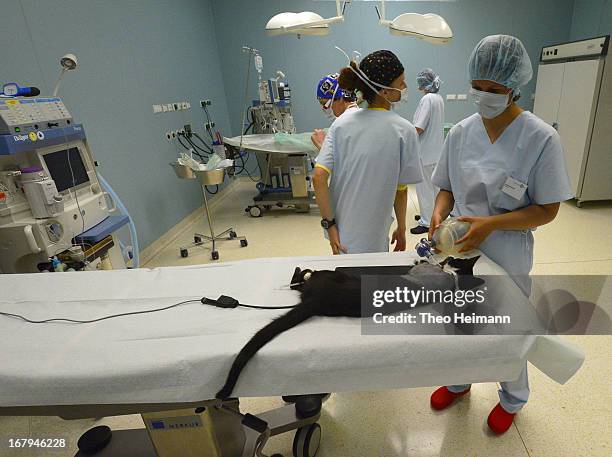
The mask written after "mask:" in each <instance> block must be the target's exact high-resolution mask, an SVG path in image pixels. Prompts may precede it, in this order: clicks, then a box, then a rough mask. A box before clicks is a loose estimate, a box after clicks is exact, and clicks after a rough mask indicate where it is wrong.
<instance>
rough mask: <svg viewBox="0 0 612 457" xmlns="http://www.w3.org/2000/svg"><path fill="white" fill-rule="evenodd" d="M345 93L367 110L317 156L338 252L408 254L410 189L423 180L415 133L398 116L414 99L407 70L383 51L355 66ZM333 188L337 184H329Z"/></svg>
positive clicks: (349, 119) (348, 118) (346, 119)
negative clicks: (398, 107)
mask: <svg viewBox="0 0 612 457" xmlns="http://www.w3.org/2000/svg"><path fill="white" fill-rule="evenodd" d="M338 82H339V84H340V88H341V89H343V90H346V91H348V92H355V91H359V92H361V93H362V94H363V98H364V99H365V100H366V101H367V102H368V108H367V109H355V110H352V111H350V112H345V113H344V114H343V115H342V116H341V117H339V118H338V119H336V120H335V121H334V123H333V124H332V125H331V127H330V129H329V131H328V133H327V135H326V137H325V141H324V143H323V147H322V148H321V152H320V153H319V155H318V157H317V163H316V165H315V172H314V176H313V184H314V188H315V193H316V198H317V204H318V206H319V209H320V210H321V216H322V218H323V219H322V221H321V226H322V227H323V228H324V229H325V234H326V237H327V238H328V239H329V242H330V245H331V248H332V252H333V253H334V254H340V253H348V254H354V253H363V252H387V251H389V230H390V227H391V223H392V221H393V215H392V213H393V210H394V209H395V215H396V218H397V228H396V230H395V231H394V233H393V237H392V240H391V242H392V243H394V244H395V250H396V251H404V250H405V249H406V209H407V202H408V196H407V185H408V184H415V183H417V182H420V181H421V179H422V174H421V165H420V161H419V141H418V136H417V132H416V130H415V128H414V126H413V125H412V124H411V123H410V122H409V121H407V120H406V119H404V118H403V117H401V116H400V115H398V114H397V113H395V112H393V111H391V107H392V105H393V104H394V103H397V102H399V101H400V100H401V99H402V98H403V97H402V96H403V94H405V93H406V92H405V91H406V82H405V80H404V67H403V65H402V64H401V62H400V61H399V59H398V58H397V56H395V54H393V53H392V52H391V51H384V50H381V51H376V52H373V53H371V54H369V55H367V56H366V57H365V58H364V59H363V60H362V61H361V62H360V63H359V64H358V63H357V62H355V61H352V62H350V66H349V67H346V68H343V69H342V72H341V73H340V77H339V81H338ZM328 181H329V184H328Z"/></svg>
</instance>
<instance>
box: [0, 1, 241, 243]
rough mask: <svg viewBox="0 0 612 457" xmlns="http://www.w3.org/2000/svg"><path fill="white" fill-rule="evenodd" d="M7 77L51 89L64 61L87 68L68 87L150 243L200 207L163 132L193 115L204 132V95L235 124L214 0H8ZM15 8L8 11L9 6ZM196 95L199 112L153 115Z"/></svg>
mask: <svg viewBox="0 0 612 457" xmlns="http://www.w3.org/2000/svg"><path fill="white" fill-rule="evenodd" d="M0 3H1V11H2V13H1V14H2V16H1V18H0V23H1V27H0V43H1V44H2V46H0V62H2V66H1V67H0V81H2V82H7V81H17V82H18V83H19V84H20V85H34V86H38V87H40V88H41V90H42V92H43V94H49V93H50V92H51V91H52V90H53V85H54V84H55V81H56V78H57V76H58V74H59V59H60V57H61V56H62V55H64V54H65V53H67V52H72V53H74V54H76V55H77V57H78V59H79V68H78V70H77V71H75V72H71V73H68V74H66V76H65V79H64V81H63V84H62V88H61V90H60V96H62V97H63V98H64V100H65V103H66V105H67V107H68V109H69V110H70V111H71V113H72V115H73V116H74V117H75V119H76V120H77V121H79V122H82V123H83V124H84V125H85V128H86V131H87V134H88V138H89V143H90V146H91V148H92V150H93V153H94V155H95V157H96V159H97V160H98V161H99V162H100V163H101V167H100V169H99V170H100V172H101V173H102V175H104V177H105V178H106V179H107V180H108V181H109V182H110V184H111V185H112V186H113V187H114V189H115V190H116V191H117V193H118V194H119V196H120V197H121V199H122V200H123V201H124V203H125V205H126V206H127V207H128V209H129V211H130V213H131V215H132V217H133V218H134V220H135V222H136V226H137V229H138V234H139V237H140V242H141V247H146V246H147V245H148V244H150V243H151V242H152V241H154V240H155V239H157V238H158V237H159V236H161V235H162V234H163V233H165V232H166V231H168V229H170V228H171V227H172V226H174V225H175V224H176V223H178V222H179V221H180V220H181V219H182V218H184V217H185V216H187V215H188V214H189V213H190V212H191V211H193V210H194V209H195V208H196V207H197V206H199V205H201V204H202V196H201V193H200V190H199V188H198V186H197V185H195V184H194V183H193V182H185V181H180V180H178V179H177V178H176V177H175V175H174V173H173V171H172V169H171V168H170V167H169V166H168V163H169V162H171V161H172V160H173V159H174V157H175V156H176V152H177V150H178V149H176V147H174V146H172V145H171V144H170V143H168V142H167V141H166V140H165V138H164V137H163V135H164V132H166V131H168V130H176V129H178V128H180V127H182V125H184V124H185V123H187V122H191V123H192V124H193V125H194V126H199V129H200V131H202V128H201V126H202V124H203V122H204V116H203V115H202V113H201V109H200V108H199V105H198V101H199V100H200V99H203V98H210V99H212V101H213V106H212V112H213V115H214V117H215V120H216V122H217V125H218V126H220V127H221V129H222V131H225V132H227V131H228V129H229V121H228V115H227V106H226V103H225V93H224V89H223V80H222V77H221V71H220V69H219V64H218V62H219V53H218V48H217V42H216V38H215V33H214V26H213V18H212V10H211V5H210V1H208V0H129V1H124V0H21V1H19V0H2V1H1V2H0ZM9 12H10V13H9ZM182 100H188V101H190V102H191V103H192V109H191V111H182V112H173V113H164V114H156V115H153V112H152V105H153V104H154V103H161V102H168V103H169V102H176V101H182Z"/></svg>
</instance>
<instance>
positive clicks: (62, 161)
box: [44, 148, 89, 192]
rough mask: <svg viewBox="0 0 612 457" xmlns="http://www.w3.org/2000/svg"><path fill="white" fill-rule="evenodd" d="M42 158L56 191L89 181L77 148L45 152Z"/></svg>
mask: <svg viewBox="0 0 612 457" xmlns="http://www.w3.org/2000/svg"><path fill="white" fill-rule="evenodd" d="M44 159H45V163H46V164H47V169H48V170H49V174H50V175H51V179H53V181H55V186H56V187H57V190H58V192H63V191H65V190H66V189H70V188H71V187H76V186H78V185H81V184H83V183H86V182H88V181H89V176H88V175H87V169H86V168H85V164H84V163H83V159H82V158H81V153H80V151H79V149H78V148H70V149H64V150H62V151H57V152H52V153H50V154H45V155H44ZM68 160H70V162H68ZM71 168H72V170H71Z"/></svg>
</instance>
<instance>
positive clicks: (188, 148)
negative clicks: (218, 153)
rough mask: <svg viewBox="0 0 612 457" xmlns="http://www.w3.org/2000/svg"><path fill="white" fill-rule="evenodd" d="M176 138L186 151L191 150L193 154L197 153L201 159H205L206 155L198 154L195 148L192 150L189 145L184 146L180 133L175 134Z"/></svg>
mask: <svg viewBox="0 0 612 457" xmlns="http://www.w3.org/2000/svg"><path fill="white" fill-rule="evenodd" d="M176 139H177V140H178V142H179V143H180V145H181V146H183V147H184V148H185V149H186V150H187V151H193V153H194V154H195V155H197V156H198V157H199V158H200V159H201V160H206V159H207V157H204V156H202V154H200V153H199V152H198V151H197V150H194V148H190V147H189V146H186V145H185V143H183V141H182V140H181V134H180V133H179V134H178V135H177V137H176Z"/></svg>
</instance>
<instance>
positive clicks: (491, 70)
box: [468, 35, 533, 92]
mask: <svg viewBox="0 0 612 457" xmlns="http://www.w3.org/2000/svg"><path fill="white" fill-rule="evenodd" d="M468 75H469V79H470V81H474V80H475V79H484V80H487V81H494V82H496V83H498V84H501V85H502V86H506V87H509V88H511V89H514V90H515V92H516V89H518V88H519V87H520V86H524V85H525V84H527V83H528V82H529V80H530V79H531V77H532V76H533V70H532V68H531V60H530V59H529V54H527V50H526V49H525V46H523V43H521V40H519V39H518V38H515V37H513V36H510V35H491V36H488V37H485V38H483V39H482V40H480V43H478V44H477V45H476V47H475V48H474V50H473V51H472V55H471V56H470V60H469V63H468Z"/></svg>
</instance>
